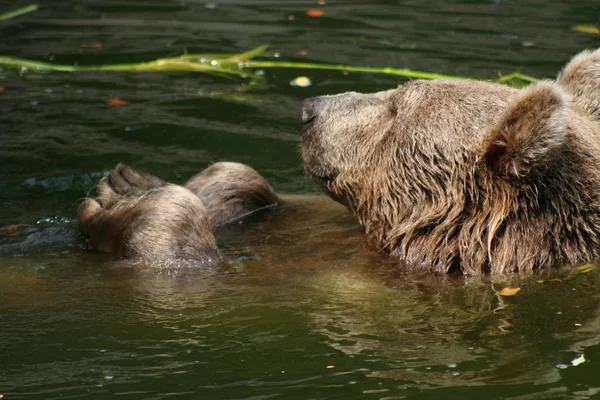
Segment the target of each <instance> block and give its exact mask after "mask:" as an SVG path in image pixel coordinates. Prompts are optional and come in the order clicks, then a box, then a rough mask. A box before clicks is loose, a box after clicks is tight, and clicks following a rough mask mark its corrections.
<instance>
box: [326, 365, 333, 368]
mask: <svg viewBox="0 0 600 400" xmlns="http://www.w3.org/2000/svg"><path fill="white" fill-rule="evenodd" d="M333 368H335V365H328V366H327V369H333Z"/></svg>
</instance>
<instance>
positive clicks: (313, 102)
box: [302, 97, 323, 125]
mask: <svg viewBox="0 0 600 400" xmlns="http://www.w3.org/2000/svg"><path fill="white" fill-rule="evenodd" d="M322 104H323V101H322V100H321V99H319V98H318V97H311V98H309V99H306V100H304V101H303V102H302V123H303V124H304V125H308V124H310V123H311V122H313V121H315V120H316V119H317V117H318V116H319V111H320V110H321V107H322Z"/></svg>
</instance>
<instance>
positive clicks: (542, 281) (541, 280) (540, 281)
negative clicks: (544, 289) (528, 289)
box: [536, 279, 544, 283]
mask: <svg viewBox="0 0 600 400" xmlns="http://www.w3.org/2000/svg"><path fill="white" fill-rule="evenodd" d="M536 282H537V283H544V280H543V279H540V280H537V281H536Z"/></svg>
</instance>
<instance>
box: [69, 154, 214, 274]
mask: <svg viewBox="0 0 600 400" xmlns="http://www.w3.org/2000/svg"><path fill="white" fill-rule="evenodd" d="M96 190H97V197H96V199H86V200H85V201H84V202H83V203H81V205H80V207H79V210H78V213H77V216H78V221H79V227H80V230H81V232H82V233H83V234H84V235H85V236H86V237H87V238H88V239H89V243H90V246H91V247H93V248H95V249H97V250H100V251H104V252H108V253H113V254H115V255H116V256H117V257H119V258H126V259H131V260H136V261H142V262H144V263H146V264H151V265H156V266H165V265H167V266H168V265H172V264H173V263H176V265H182V263H184V264H186V265H187V264H189V263H191V264H192V265H197V264H201V265H203V266H214V265H216V264H218V262H219V261H220V259H221V256H220V254H219V250H218V249H217V245H216V242H215V238H214V236H213V234H212V230H211V227H210V222H209V216H208V214H207V212H206V209H205V207H204V206H203V205H202V202H201V201H200V200H199V199H198V198H197V197H196V196H195V195H194V194H193V193H192V192H190V191H189V190H187V189H185V188H183V187H181V186H177V185H172V184H168V183H166V182H164V181H162V180H161V179H159V178H156V177H154V176H151V175H147V174H142V173H139V172H137V171H134V170H132V169H131V168H129V167H127V166H126V165H122V164H121V165H118V166H117V167H116V168H115V169H114V170H113V171H111V172H110V173H109V174H108V176H106V177H104V178H102V179H101V180H100V182H99V183H98V186H97V189H96ZM173 265H175V264H173Z"/></svg>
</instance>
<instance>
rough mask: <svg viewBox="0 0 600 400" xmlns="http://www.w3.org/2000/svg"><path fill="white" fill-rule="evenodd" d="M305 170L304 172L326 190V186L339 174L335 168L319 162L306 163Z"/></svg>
mask: <svg viewBox="0 0 600 400" xmlns="http://www.w3.org/2000/svg"><path fill="white" fill-rule="evenodd" d="M305 170H306V173H307V174H308V175H309V176H310V177H311V178H312V179H313V180H314V181H316V182H317V183H318V184H319V185H321V186H322V187H323V189H325V190H326V191H327V189H328V186H329V185H331V184H332V183H333V181H335V178H337V176H338V175H339V171H338V170H337V169H335V168H332V167H328V166H324V165H320V164H309V165H306V168H305Z"/></svg>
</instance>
